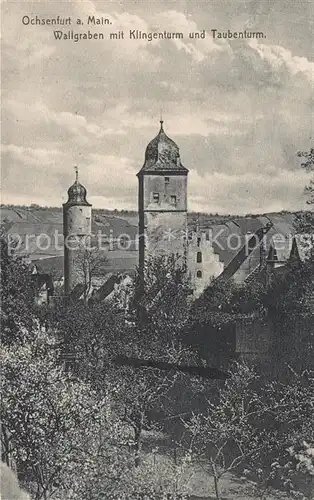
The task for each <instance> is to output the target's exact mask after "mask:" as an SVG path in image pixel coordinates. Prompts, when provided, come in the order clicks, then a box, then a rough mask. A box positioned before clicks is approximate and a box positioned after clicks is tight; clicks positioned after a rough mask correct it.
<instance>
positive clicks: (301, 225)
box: [295, 148, 314, 233]
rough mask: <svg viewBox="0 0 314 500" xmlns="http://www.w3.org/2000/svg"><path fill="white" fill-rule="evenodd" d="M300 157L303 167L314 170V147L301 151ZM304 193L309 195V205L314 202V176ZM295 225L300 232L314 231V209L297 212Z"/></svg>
mask: <svg viewBox="0 0 314 500" xmlns="http://www.w3.org/2000/svg"><path fill="white" fill-rule="evenodd" d="M298 156H299V158H302V163H301V167H302V168H304V169H305V170H306V171H307V172H309V173H313V172H314V148H311V149H310V150H309V151H299V153H298ZM304 194H305V196H306V197H307V203H308V204H309V205H313V204H314V178H312V179H310V182H309V184H308V185H307V186H306V187H305V188H304ZM295 225H296V228H297V231H298V232H303V233H313V232H314V213H313V211H309V212H302V213H300V214H297V216H296V221H295Z"/></svg>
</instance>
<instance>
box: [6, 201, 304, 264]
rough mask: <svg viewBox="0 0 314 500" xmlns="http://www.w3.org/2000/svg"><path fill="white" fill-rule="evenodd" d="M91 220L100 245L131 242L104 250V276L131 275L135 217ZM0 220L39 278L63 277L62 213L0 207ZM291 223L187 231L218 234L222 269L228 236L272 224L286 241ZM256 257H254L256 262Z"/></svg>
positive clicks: (195, 220) (109, 214) (219, 224)
mask: <svg viewBox="0 0 314 500" xmlns="http://www.w3.org/2000/svg"><path fill="white" fill-rule="evenodd" d="M92 215H93V216H92V231H93V233H94V234H96V235H97V234H101V235H102V240H103V241H105V240H107V239H108V240H116V239H119V237H120V236H122V235H128V237H129V240H130V241H131V242H132V243H131V244H130V245H129V247H128V248H127V249H124V248H116V247H115V248H113V247H106V248H105V251H106V269H105V273H107V272H108V273H110V272H130V271H131V270H134V269H135V267H136V265H137V262H138V251H137V247H136V236H137V232H138V227H137V219H138V217H137V214H136V212H130V211H118V210H115V211H109V210H100V209H98V210H97V209H94V210H93V214H92ZM0 217H1V218H0V220H1V224H2V225H3V226H4V227H5V228H6V230H7V231H8V233H9V234H10V235H14V236H15V237H16V238H17V239H18V240H19V247H18V250H19V252H20V253H24V254H27V255H28V257H29V258H30V260H31V261H33V262H36V263H37V264H40V268H41V269H42V270H43V271H44V272H49V271H51V270H54V271H57V272H58V273H63V216H62V208H61V207H55V208H54V207H38V206H37V205H32V206H30V207H20V206H12V205H6V206H5V205H2V207H1V212H0ZM294 218H295V214H294V213H289V212H279V213H269V214H263V215H247V216H235V215H219V214H205V213H189V214H188V225H189V228H190V229H191V230H192V231H193V230H197V229H201V230H206V229H207V230H211V231H212V235H213V236H214V237H215V236H217V234H219V244H217V243H216V242H214V243H213V246H214V251H215V252H216V253H217V254H218V255H219V259H220V261H221V262H223V263H224V265H227V264H228V263H229V262H230V261H231V260H232V259H233V258H234V257H235V255H236V253H237V251H238V250H237V249H236V248H231V246H230V245H228V244H227V242H228V239H230V238H231V237H232V236H235V237H237V238H238V239H239V241H240V242H242V241H244V238H245V235H247V234H248V233H255V231H257V230H258V229H259V228H261V227H264V226H265V225H267V224H269V223H271V224H272V226H273V227H272V230H271V231H270V232H269V235H270V236H274V235H275V234H278V233H279V234H282V235H284V237H285V238H288V236H289V235H291V234H294ZM39 243H40V244H39ZM257 254H258V252H257ZM257 254H256V256H255V257H256V258H257V259H258V258H259V257H258V255H257ZM253 257H254V255H252V258H253Z"/></svg>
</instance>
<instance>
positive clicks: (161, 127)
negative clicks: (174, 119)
mask: <svg viewBox="0 0 314 500" xmlns="http://www.w3.org/2000/svg"><path fill="white" fill-rule="evenodd" d="M159 123H160V130H163V123H164V121H163V118H162V106H161V107H160V120H159Z"/></svg>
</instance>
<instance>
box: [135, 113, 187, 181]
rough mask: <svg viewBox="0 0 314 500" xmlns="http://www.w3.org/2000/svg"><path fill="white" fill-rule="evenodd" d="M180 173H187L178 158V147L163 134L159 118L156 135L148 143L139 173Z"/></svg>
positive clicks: (161, 122)
mask: <svg viewBox="0 0 314 500" xmlns="http://www.w3.org/2000/svg"><path fill="white" fill-rule="evenodd" d="M150 172H151V173H159V172H160V173H165V172H168V173H171V172H173V173H175V172H176V173H180V174H182V175H187V173H188V169H187V168H185V167H184V166H183V165H182V163H181V159H180V152H179V148H178V146H177V145H176V143H175V142H174V141H173V140H172V139H170V137H168V136H167V135H166V134H165V131H164V129H163V120H160V130H159V133H158V135H157V136H156V137H155V138H154V139H153V140H152V141H151V142H150V143H149V144H148V146H147V148H146V152H145V161H144V165H143V167H142V168H141V170H140V172H139V174H142V173H143V174H144V173H150Z"/></svg>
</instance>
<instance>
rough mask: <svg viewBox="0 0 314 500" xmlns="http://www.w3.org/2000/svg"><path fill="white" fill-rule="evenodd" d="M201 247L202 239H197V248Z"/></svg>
mask: <svg viewBox="0 0 314 500" xmlns="http://www.w3.org/2000/svg"><path fill="white" fill-rule="evenodd" d="M200 245H201V238H197V246H198V247H199V246H200Z"/></svg>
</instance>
